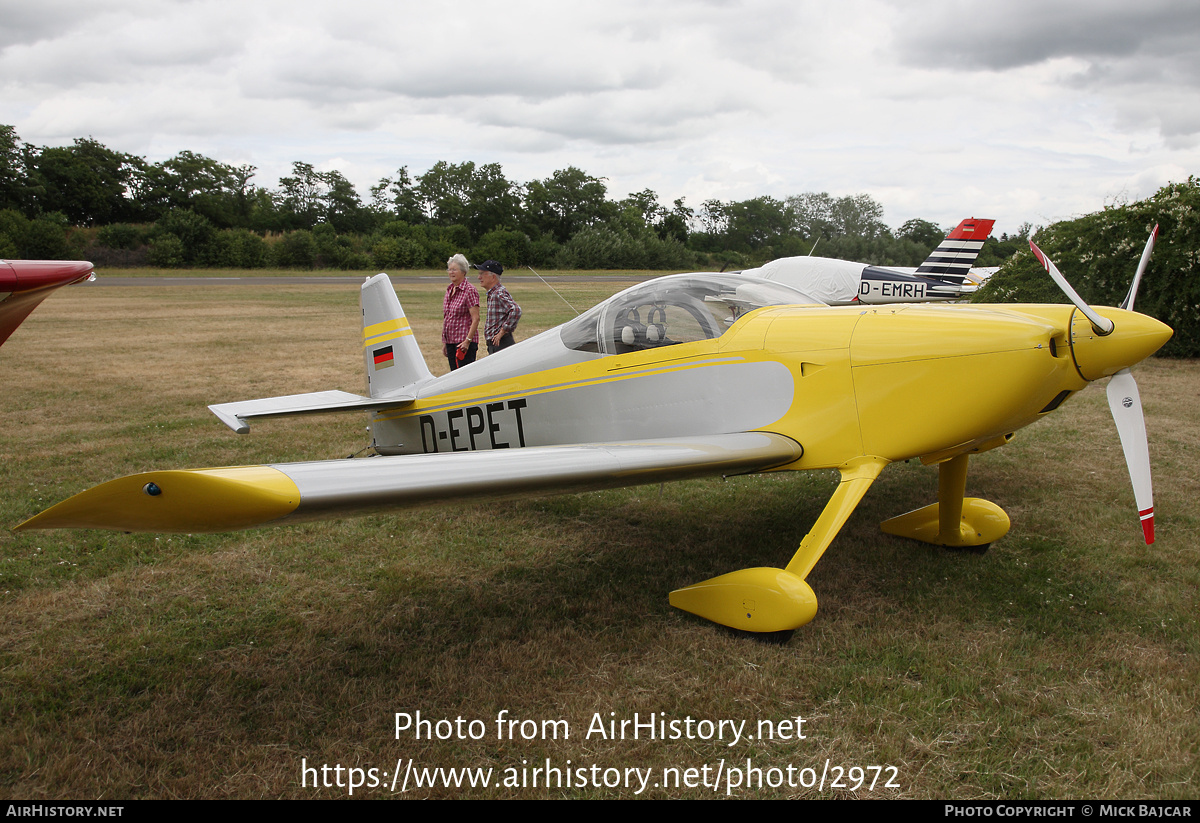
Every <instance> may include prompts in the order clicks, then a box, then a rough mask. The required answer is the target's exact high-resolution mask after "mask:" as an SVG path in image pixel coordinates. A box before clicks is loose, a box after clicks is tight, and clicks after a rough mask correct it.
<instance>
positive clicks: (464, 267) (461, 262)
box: [446, 254, 471, 274]
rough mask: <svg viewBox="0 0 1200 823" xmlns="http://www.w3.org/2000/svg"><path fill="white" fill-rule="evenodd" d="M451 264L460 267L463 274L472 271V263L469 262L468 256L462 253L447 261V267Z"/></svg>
mask: <svg viewBox="0 0 1200 823" xmlns="http://www.w3.org/2000/svg"><path fill="white" fill-rule="evenodd" d="M451 266H454V268H456V269H458V270H459V271H460V272H462V273H463V274H467V273H468V272H470V271H471V264H470V263H468V262H467V258H466V257H464V256H463V255H461V254H456V255H454V256H453V257H451V258H450V259H449V260H447V261H446V268H450V267H451Z"/></svg>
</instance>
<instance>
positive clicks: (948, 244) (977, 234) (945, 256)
mask: <svg viewBox="0 0 1200 823" xmlns="http://www.w3.org/2000/svg"><path fill="white" fill-rule="evenodd" d="M995 222H996V221H995V220H976V219H975V218H974V217H968V218H967V219H966V220H964V221H962V222H961V223H959V224H958V226H957V227H956V228H955V229H954V231H952V232H950V233H949V234H948V235H946V239H945V240H943V241H942V242H941V243H940V244H938V247H937V248H936V249H934V250H933V253H932V254H930V255H929V257H928V258H927V259H926V260H925V262H924V263H922V264H921V265H920V266H919V267H918V268H917V274H921V275H924V276H926V277H936V278H938V279H939V280H947V281H950V282H952V283H957V284H959V285H961V284H962V282H963V280H964V279H965V278H966V276H967V273H968V272H969V271H970V270H971V266H972V265H974V263H975V258H976V257H978V256H979V250H980V249H982V248H983V244H984V241H986V240H987V239H988V235H990V234H991V233H992V226H993V225H994V224H995Z"/></svg>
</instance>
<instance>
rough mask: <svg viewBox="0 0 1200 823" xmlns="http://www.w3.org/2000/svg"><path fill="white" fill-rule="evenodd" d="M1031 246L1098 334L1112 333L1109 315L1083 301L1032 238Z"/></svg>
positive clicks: (1039, 260) (1055, 280)
mask: <svg viewBox="0 0 1200 823" xmlns="http://www.w3.org/2000/svg"><path fill="white" fill-rule="evenodd" d="M1029 248H1031V249H1033V253H1034V254H1035V255H1036V256H1037V259H1038V262H1040V263H1041V264H1042V266H1043V267H1045V269H1046V271H1048V272H1049V273H1050V276H1051V277H1052V278H1054V282H1055V283H1057V284H1058V287H1059V288H1060V289H1062V292H1063V294H1065V295H1066V296H1067V299H1069V300H1070V301H1071V302H1072V303H1074V304H1075V308H1077V309H1079V310H1080V311H1081V312H1083V314H1084V316H1085V317H1087V319H1088V320H1090V321H1091V323H1092V328H1093V329H1094V330H1095V331H1096V334H1098V335H1100V336H1101V337H1103V336H1104V335H1106V334H1112V330H1113V322H1112V321H1111V320H1109V319H1108V318H1107V317H1101V316H1100V315H1099V314H1097V313H1096V312H1095V311H1094V310H1093V309H1092V307H1091V306H1089V305H1088V304H1087V303H1084V302H1083V298H1082V297H1080V296H1079V294H1078V293H1076V291H1075V289H1073V288H1071V284H1070V283H1068V282H1067V278H1065V277H1063V276H1062V273H1061V272H1060V271H1059V270H1058V266H1056V265H1054V261H1053V260H1051V259H1050V258H1049V257H1047V256H1046V255H1045V254H1043V253H1042V250H1041V249H1039V248H1038V247H1037V244H1036V243H1034V242H1033V241H1032V240H1030V241H1029Z"/></svg>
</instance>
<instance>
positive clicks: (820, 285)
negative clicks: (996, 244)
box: [742, 217, 996, 306]
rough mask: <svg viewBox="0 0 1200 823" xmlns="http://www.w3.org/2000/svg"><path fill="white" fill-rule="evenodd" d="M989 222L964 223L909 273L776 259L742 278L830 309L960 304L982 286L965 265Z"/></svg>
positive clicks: (975, 252) (862, 265)
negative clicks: (794, 293)
mask: <svg viewBox="0 0 1200 823" xmlns="http://www.w3.org/2000/svg"><path fill="white" fill-rule="evenodd" d="M995 222H996V221H995V220H976V219H975V218H974V217H969V218H967V219H966V220H964V221H962V222H961V223H959V224H958V226H957V227H956V228H955V229H954V231H952V232H950V233H949V234H948V235H946V239H945V240H943V241H942V242H941V243H940V244H938V247H937V248H936V249H934V250H933V252H932V253H931V254H930V255H929V257H928V258H927V259H926V260H925V262H924V263H922V264H921V265H920V266H918V267H917V268H915V269H914V268H907V267H905V268H900V267H894V266H892V267H884V266H871V265H868V264H867V263H855V262H853V261H851V260H833V259H831V258H828V257H782V258H780V259H779V260H772V261H771V262H770V263H767V264H766V265H764V266H760V267H759V268H756V269H746V270H745V271H743V272H742V274H744V275H749V276H751V277H761V278H762V279H763V280H771V281H774V282H776V283H783V284H785V285H788V286H791V287H792V288H795V289H800V290H801V291H803V292H805V293H806V294H810V295H812V296H813V297H816V298H817V299H819V300H821V301H823V302H825V303H828V304H829V305H831V306H849V305H853V304H855V303H924V302H929V301H934V300H961V299H962V298H964V297H966V296H967V295H969V294H970V293H971V292H973V291H975V289H977V288H979V283H980V282H982V279H983V278H979V277H973V276H972V275H971V265H972V264H973V263H974V262H975V258H977V257H978V256H979V250H980V249H982V248H983V244H984V242H985V241H986V240H987V239H988V235H990V234H991V233H992V225H993V224H994V223H995Z"/></svg>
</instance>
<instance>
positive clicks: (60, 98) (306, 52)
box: [0, 0, 1200, 232]
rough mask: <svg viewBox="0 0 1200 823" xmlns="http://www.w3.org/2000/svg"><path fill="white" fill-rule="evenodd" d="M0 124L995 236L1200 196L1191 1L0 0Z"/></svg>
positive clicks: (342, 166)
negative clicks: (928, 223)
mask: <svg viewBox="0 0 1200 823" xmlns="http://www.w3.org/2000/svg"><path fill="white" fill-rule="evenodd" d="M0 84H2V90H0V123H5V124H8V125H12V126H15V127H16V130H17V133H18V134H19V135H20V137H21V139H22V140H24V141H25V142H28V143H33V144H34V145H38V146H46V145H59V144H65V143H69V142H70V141H71V140H72V139H74V138H76V137H85V136H92V137H95V138H96V139H97V140H100V141H101V142H102V143H104V144H106V145H107V146H109V147H110V148H112V149H115V150H118V151H124V152H129V153H133V154H138V155H141V156H143V157H146V158H147V159H148V160H151V161H160V160H165V159H167V158H168V157H171V156H173V155H174V154H176V153H177V152H179V151H182V150H190V151H196V152H199V153H201V154H205V155H208V156H210V157H213V158H215V159H218V160H221V161H223V162H226V163H232V164H242V163H249V164H252V165H254V166H256V167H257V168H258V170H259V171H258V175H257V177H256V178H255V182H256V183H257V184H258V185H260V186H268V187H275V186H276V184H277V181H278V178H279V176H280V175H281V174H286V173H287V172H288V171H289V169H290V166H291V163H292V162H293V161H296V160H300V161H304V162H308V163H312V164H313V165H314V166H316V167H317V168H318V169H321V170H329V169H338V170H340V171H341V172H342V173H343V174H345V175H346V176H347V177H348V178H349V179H350V180H351V181H353V182H354V183H355V184H356V185H357V187H358V190H359V194H360V195H361V196H362V197H363V198H364V200H366V199H367V198H368V196H369V187H370V186H371V185H372V184H374V183H375V182H377V181H378V179H379V178H380V177H383V176H385V175H390V174H391V173H393V172H394V171H395V170H396V169H397V168H398V167H399V166H402V165H407V166H408V167H409V169H410V171H412V172H413V173H414V174H420V173H421V172H423V171H425V170H426V169H427V168H429V166H431V165H432V164H433V163H435V162H436V161H438V160H446V161H450V162H462V161H466V160H472V161H475V162H476V163H493V162H495V163H500V164H501V165H502V166H503V167H504V171H505V173H506V175H507V176H508V177H509V179H511V180H516V181H519V182H524V181H527V180H531V179H536V178H543V177H547V176H549V175H550V174H551V173H552V172H553V171H554V170H555V169H560V168H565V167H567V166H572V165H573V166H578V167H579V168H582V169H584V170H585V171H587V172H588V173H589V174H592V175H595V176H598V177H605V178H607V180H608V186H609V196H610V197H613V198H620V197H623V196H624V195H625V194H627V193H629V192H633V191H640V190H642V189H644V188H651V189H654V190H655V191H656V192H658V194H659V199H660V201H661V202H663V203H664V204H669V203H670V202H671V201H672V200H673V199H675V198H676V197H685V198H686V199H687V202H688V204H689V205H691V206H693V207H697V206H699V204H700V203H701V202H702V201H703V200H705V199H707V198H712V197H715V198H719V199H722V200H731V199H733V200H737V199H745V198H748V197H755V196H759V195H772V196H775V197H785V196H787V195H789V194H797V193H800V192H805V191H828V192H830V193H831V194H834V195H838V196H840V195H846V194H855V193H858V192H866V193H869V194H870V195H871V196H873V197H874V198H875V199H876V200H878V201H879V202H880V203H882V204H883V206H884V209H885V221H886V222H887V223H888V224H889V225H891V226H893V227H894V226H898V225H900V224H901V223H902V222H903V221H905V220H907V219H909V218H911V217H922V218H925V219H928V220H933V221H934V222H937V223H938V224H940V225H943V226H951V225H953V224H955V223H956V222H957V221H958V220H959V219H960V218H962V217H966V216H969V215H974V216H978V217H994V218H996V219H997V220H998V221H999V222H998V224H997V227H996V229H997V232H1000V231H1011V230H1013V229H1016V228H1017V227H1018V225H1019V224H1020V223H1022V222H1024V221H1030V222H1032V223H1034V224H1045V223H1048V222H1051V221H1053V220H1058V219H1062V218H1067V217H1071V216H1073V215H1078V214H1083V213H1087V212H1090V211H1095V210H1097V209H1101V208H1103V207H1104V206H1105V205H1110V204H1112V203H1119V202H1122V201H1124V200H1133V199H1138V198H1141V197H1144V196H1146V195H1149V194H1151V193H1153V192H1154V191H1155V190H1156V189H1157V188H1158V187H1159V186H1161V185H1163V184H1164V183H1166V182H1168V181H1173V180H1185V179H1186V178H1187V177H1188V175H1189V174H1200V162H1198V160H1200V2H1196V0H1137V2H1133V0H1088V2H1074V1H1072V2H1057V0H1004V2H992V3H980V2H957V1H955V0H915V1H911V2H899V0H897V2H890V1H889V0H839V2H829V0H820V1H815V0H814V1H810V0H782V1H781V2H775V0H763V1H762V2H737V1H736V0H729V1H728V2H726V1H724V0H711V1H710V2H701V1H700V0H686V1H685V0H633V1H632V2H627V0H605V2H602V3H600V2H564V1H563V0H559V2H530V1H529V0H508V2H503V3H500V2H475V1H474V0H457V2H455V3H452V4H450V3H447V4H439V3H430V2H420V3H417V2H409V1H408V0H386V1H383V2H374V1H372V0H341V2H320V0H286V2H284V1H279V2H277V1H276V0H241V2H233V0H178V1H171V0H39V2H37V3H32V2H29V0H0Z"/></svg>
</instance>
